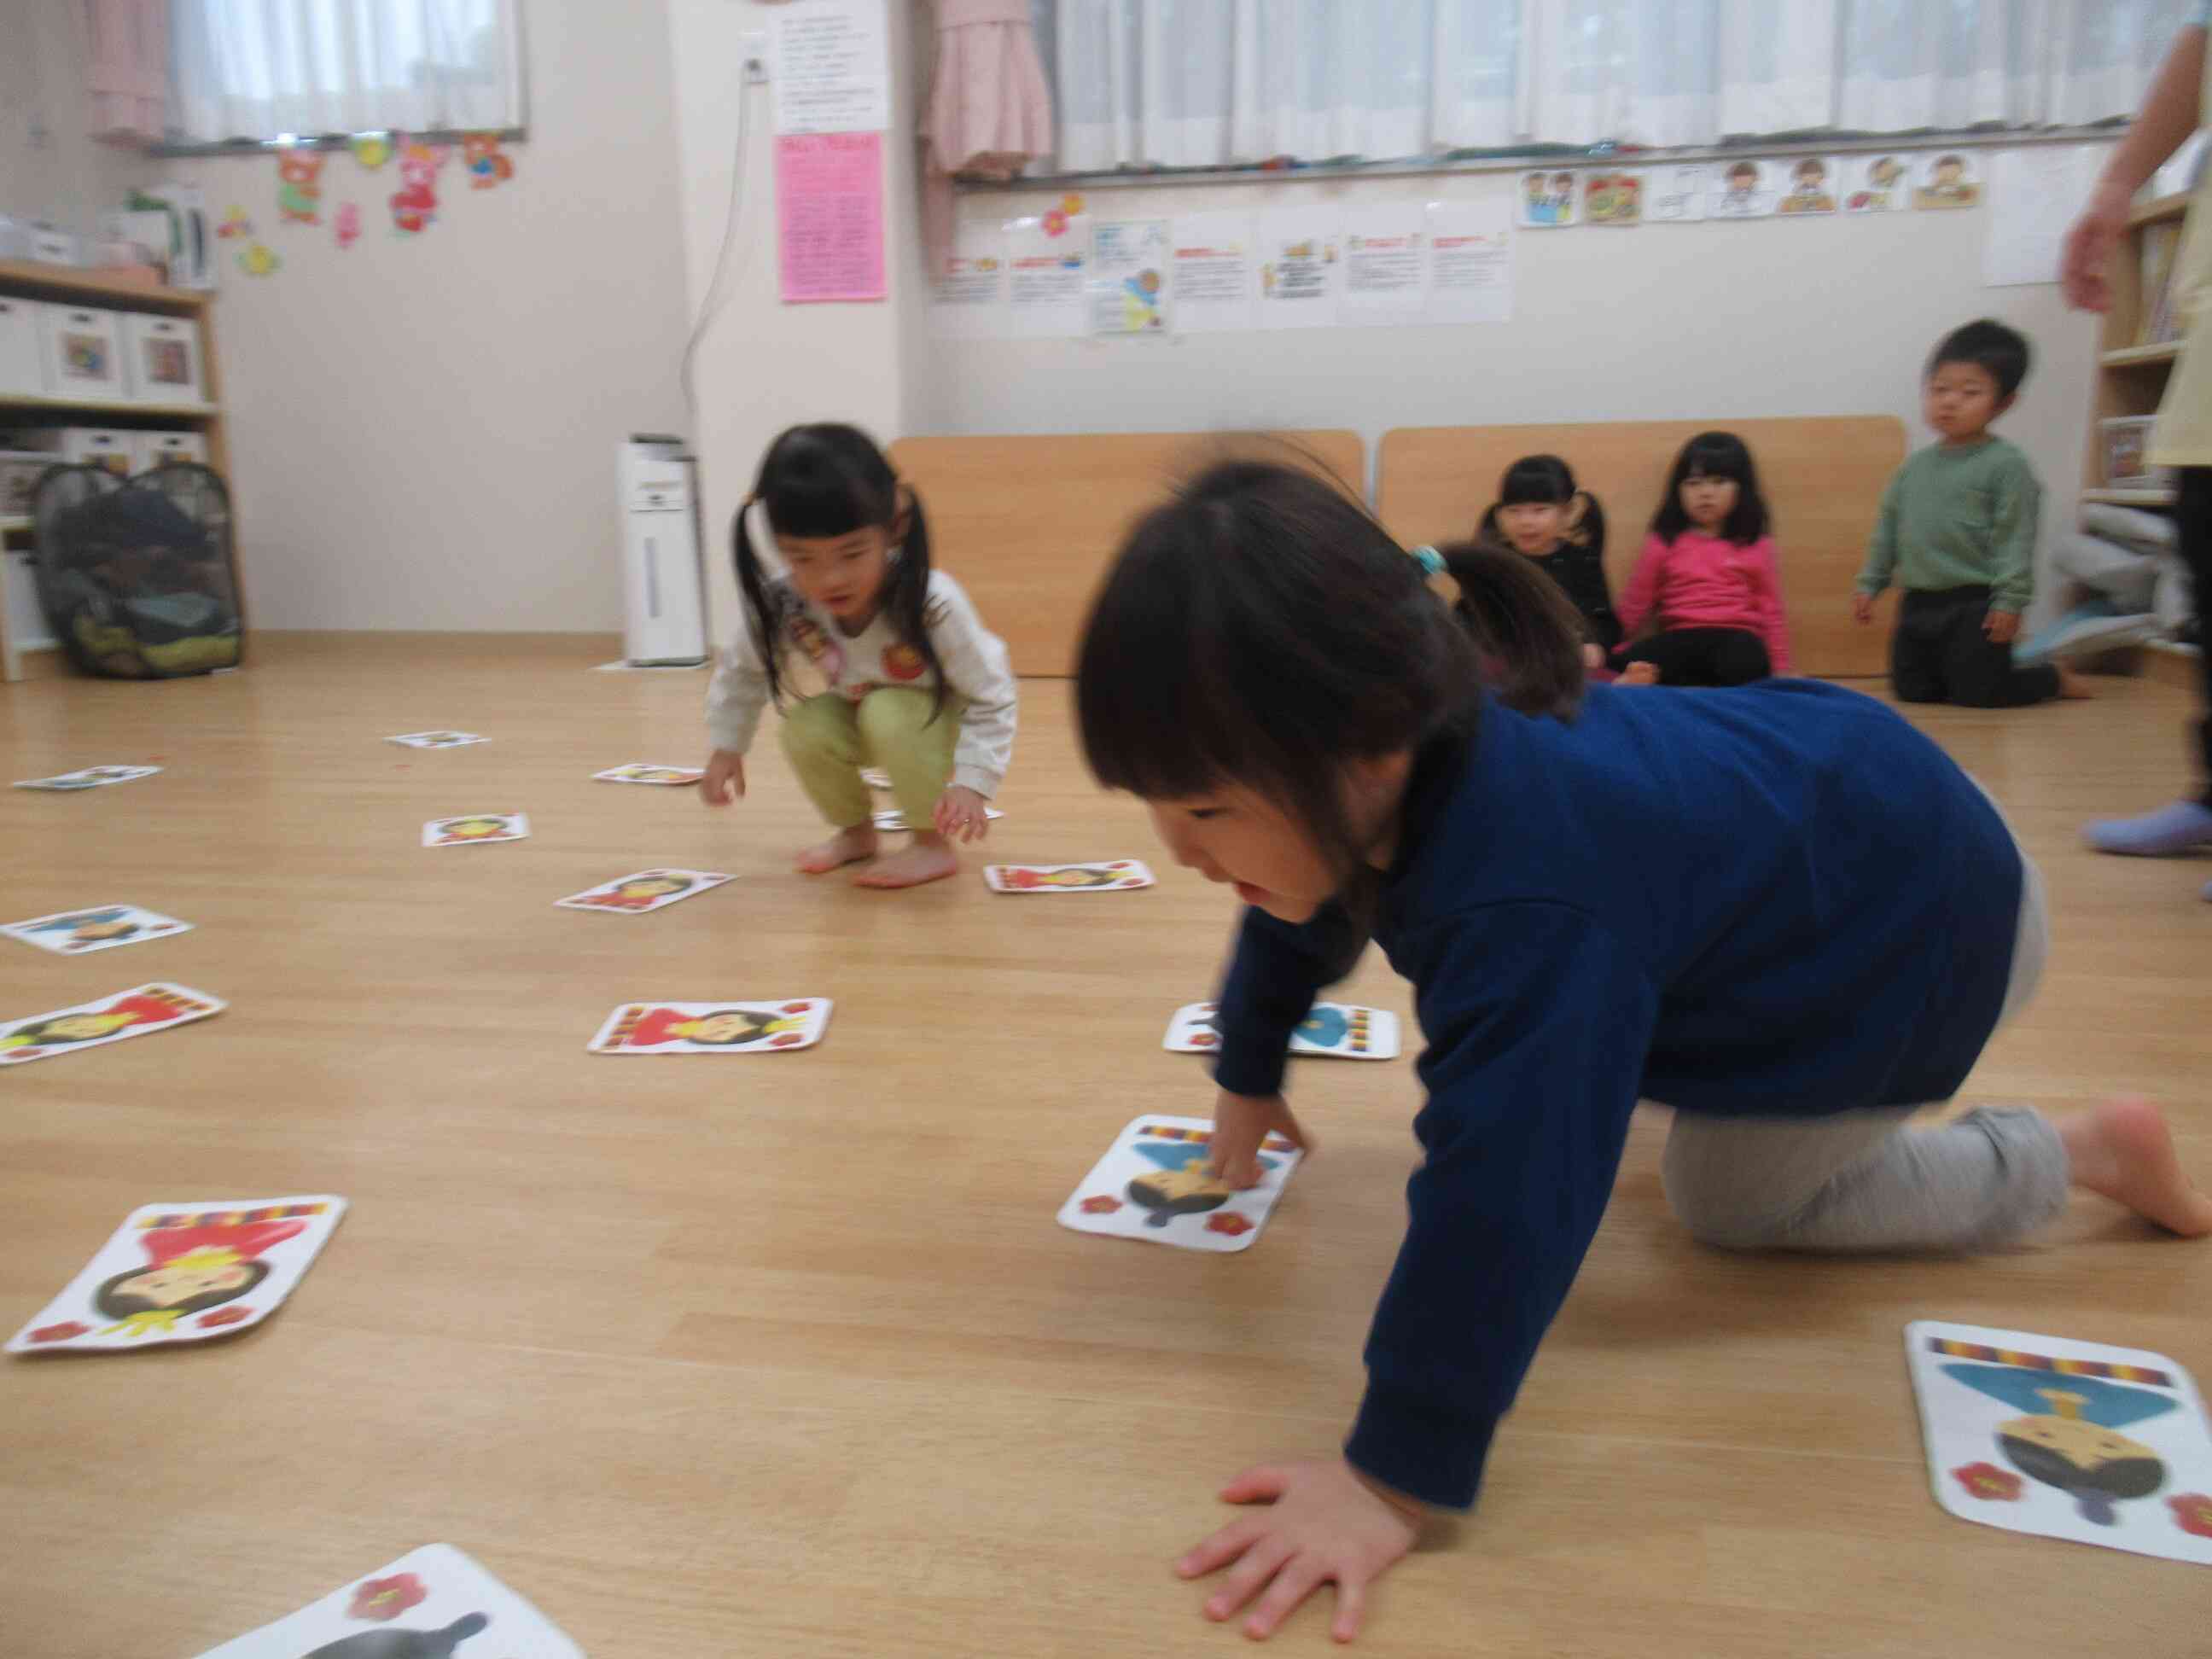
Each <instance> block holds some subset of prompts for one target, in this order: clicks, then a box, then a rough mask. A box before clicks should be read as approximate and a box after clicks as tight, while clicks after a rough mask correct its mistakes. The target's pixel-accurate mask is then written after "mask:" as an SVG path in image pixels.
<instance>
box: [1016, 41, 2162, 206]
mask: <svg viewBox="0 0 2212 1659" xmlns="http://www.w3.org/2000/svg"><path fill="white" fill-rule="evenodd" d="M1032 5H1033V9H1034V10H1035V12H1036V22H1037V40H1038V44H1039V46H1040V49H1041V50H1042V52H1043V53H1044V55H1045V60H1046V64H1047V66H1048V69H1050V70H1052V72H1053V74H1054V78H1055V81H1056V83H1057V84H1056V87H1055V92H1056V95H1057V99H1058V109H1057V114H1058V118H1059V121H1060V155H1059V156H1058V157H1057V158H1056V159H1057V165H1058V167H1060V169H1061V170H1063V171H1067V172H1090V171H1099V170H1104V169H1108V168H1113V167H1235V166H1249V165H1251V164H1253V163H1255V162H1259V161H1267V160H1269V159H1271V158H1273V157H1275V156H1280V155H1289V156H1294V157H1297V158H1298V159H1301V160H1305V161H1324V160H1330V159H1334V158H1338V157H1348V156H1360V157H1364V158H1366V159H1369V160H1388V159H1395V158H1402V157H1412V156H1421V155H1439V154H1443V153H1445V152H1448V151H1452V150H1466V149H1516V148H1520V147H1524V146H1528V145H1534V144H1547V143H1561V144H1573V145H1586V144H1593V143H1599V142H1601V141H1604V140H1613V141H1618V142H1622V143H1636V144H1643V145H1648V146H1654V147H1662V146H1694V145H1707V144H1713V143H1721V142H1723V141H1725V140H1728V139H1732V138H1757V137H1777V136H1780V135H1784V134H1806V135H1809V134H1813V133H1837V132H1864V133H1899V132H1922V131H1962V130H1967V129H1972V128H1989V129H1991V130H2002V129H2008V128H2033V127H2042V126H2060V125H2067V126H2072V125H2092V124H2094V123H2097V122H2101V121H2109V120H2116V119H2122V118H2126V117H2127V116H2130V115H2131V114H2133V113H2134V112H2135V109H2136V106H2137V104H2138V103H2139V102H2140V101H2141V100H2142V94H2143V92H2144V90H2145V88H2147V87H2148V84H2149V82H2150V76H2151V74H2152V71H2153V70H2154V69H2155V68H2156V67H2157V65H2158V63H2159V60H2160V58H2161V57H2163V56H2164V54H2165V52H2166V47H2167V46H2168V44H2169V43H2170V42H2171V41H2172V38H2173V34H2174V32H2175V31H2176V30H2177V29H2179V28H2180V27H2182V26H2183V25H2184V24H2185V23H2187V22H2190V21H2193V19H2194V17H2195V15H2196V13H2197V4H2196V3H2195V0H1032Z"/></svg>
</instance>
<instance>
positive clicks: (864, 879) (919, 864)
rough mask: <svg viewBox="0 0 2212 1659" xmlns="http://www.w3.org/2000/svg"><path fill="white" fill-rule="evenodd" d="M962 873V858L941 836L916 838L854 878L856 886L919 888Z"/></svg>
mask: <svg viewBox="0 0 2212 1659" xmlns="http://www.w3.org/2000/svg"><path fill="white" fill-rule="evenodd" d="M959 870H960V859H959V855H958V854H956V853H954V852H953V850H952V849H951V848H950V847H947V846H946V845H945V841H944V838H943V837H942V836H927V837H923V836H916V837H915V842H914V845H913V846H911V847H908V848H902V849H901V850H899V851H898V852H896V853H894V854H891V855H890V857H889V858H887V859H878V860H876V862H875V863H873V864H872V865H870V866H868V867H867V868H866V869H865V870H863V871H861V872H860V874H859V875H857V876H855V877H854V878H853V885H854V886H855V887H919V886H921V884H923V883H924V882H930V881H942V880H944V879H945V877H947V876H950V875H957V873H958V872H959Z"/></svg>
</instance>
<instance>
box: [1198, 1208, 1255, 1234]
mask: <svg viewBox="0 0 2212 1659" xmlns="http://www.w3.org/2000/svg"><path fill="white" fill-rule="evenodd" d="M1206 1231H1208V1232H1210V1233H1227V1234H1228V1235H1229V1237H1231V1238H1236V1237H1239V1236H1240V1235H1242V1234H1244V1233H1249V1232H1250V1231H1252V1224H1251V1223H1250V1222H1249V1221H1247V1220H1246V1219H1245V1218H1243V1216H1241V1215H1231V1214H1230V1213H1229V1212H1227V1211H1225V1210H1217V1211H1216V1212H1214V1213H1213V1214H1212V1215H1210V1216H1208V1217H1206Z"/></svg>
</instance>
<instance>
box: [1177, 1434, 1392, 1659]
mask: <svg viewBox="0 0 2212 1659" xmlns="http://www.w3.org/2000/svg"><path fill="white" fill-rule="evenodd" d="M1263 1499H1271V1500H1273V1506H1272V1507H1271V1508H1269V1509H1267V1510H1264V1511H1263V1512H1261V1514H1258V1515H1253V1516H1246V1517H1245V1518H1244V1519H1243V1520H1242V1521H1232V1522H1230V1523H1229V1524H1228V1525H1227V1526H1225V1527H1224V1528H1222V1529H1221V1530H1220V1531H1219V1532H1217V1533H1215V1534H1213V1536H1212V1537H1211V1538H1209V1539H1207V1540H1206V1541H1205V1542H1204V1543H1202V1544H1200V1545H1199V1546H1198V1547H1197V1548H1195V1549H1194V1550H1190V1551H1188V1552H1187V1553H1185V1554H1184V1555H1183V1556H1182V1559H1180V1560H1178V1561H1177V1562H1176V1564H1175V1565H1176V1572H1177V1573H1179V1574H1180V1575H1181V1576H1182V1577H1185V1578H1201V1577H1205V1576H1206V1574H1207V1573H1209V1572H1212V1571H1214V1569H1215V1568H1217V1567H1221V1566H1227V1565H1228V1564H1229V1563H1231V1562H1232V1561H1233V1562H1235V1563H1236V1564H1237V1565H1235V1566H1233V1567H1230V1571H1229V1576H1228V1577H1226V1578H1225V1579H1223V1580H1222V1581H1221V1588H1220V1589H1218V1590H1216V1591H1214V1593H1213V1594H1212V1595H1211V1596H1209V1597H1207V1598H1206V1617H1207V1618H1209V1619H1214V1620H1221V1619H1228V1618H1231V1617H1233V1616H1234V1615H1235V1614H1236V1612H1237V1609H1238V1608H1239V1607H1243V1605H1244V1604H1245V1603H1246V1602H1247V1601H1250V1600H1251V1599H1252V1598H1253V1596H1254V1595H1259V1593H1260V1591H1261V1588H1262V1587H1263V1586H1264V1587H1265V1588H1266V1590H1267V1593H1266V1594H1265V1595H1261V1596H1260V1604H1259V1605H1258V1606H1257V1607H1254V1608H1253V1609H1252V1616H1251V1617H1250V1618H1249V1619H1247V1620H1245V1621H1244V1633H1245V1635H1247V1636H1249V1637H1251V1638H1254V1639H1255V1640H1258V1639H1261V1638H1266V1637H1268V1636H1271V1635H1273V1633H1274V1632H1275V1629H1276V1627H1277V1626H1279V1625H1280V1624H1281V1623H1282V1622H1283V1620H1285V1619H1287V1618H1289V1617H1290V1615H1291V1611H1292V1610H1293V1609H1294V1608H1296V1607H1297V1605H1298V1603H1299V1602H1301V1601H1304V1600H1305V1599H1306V1597H1307V1596H1309V1595H1312V1594H1313V1593H1314V1591H1315V1590H1316V1589H1319V1588H1320V1587H1321V1586H1322V1584H1324V1583H1334V1585H1335V1586H1336V1618H1335V1620H1334V1622H1333V1623H1332V1624H1331V1625H1330V1626H1329V1634H1330V1635H1332V1636H1334V1638H1336V1639H1337V1640H1338V1641H1340V1642H1349V1641H1350V1640H1351V1639H1352V1638H1353V1637H1355V1636H1357V1635H1358V1633H1359V1620H1360V1619H1361V1617H1362V1615H1363V1614H1364V1613H1365V1612H1366V1609H1367V1587H1368V1585H1370V1584H1371V1583H1374V1582H1375V1581H1376V1579H1377V1578H1380V1577H1382V1576H1383V1574H1384V1573H1385V1572H1387V1571H1389V1568H1390V1565H1391V1564H1392V1563H1393V1562H1395V1561H1396V1560H1397V1559H1398V1558H1399V1557H1401V1556H1402V1555H1403V1554H1405V1553H1406V1552H1407V1550H1410V1549H1411V1548H1413V1541H1414V1540H1415V1539H1416V1538H1418V1537H1419V1535H1420V1528H1421V1516H1420V1512H1419V1510H1417V1509H1415V1508H1414V1507H1413V1505H1412V1504H1401V1503H1398V1502H1395V1501H1393V1500H1392V1499H1390V1498H1385V1497H1384V1496H1383V1494H1382V1492H1379V1491H1378V1490H1376V1488H1375V1487H1373V1486H1369V1485H1368V1484H1367V1482H1366V1481H1364V1480H1361V1479H1360V1478H1359V1476H1358V1474H1354V1473H1353V1472H1352V1465H1350V1464H1349V1463H1347V1462H1345V1461H1344V1459H1343V1458H1341V1457H1322V1458H1315V1459H1312V1460H1311V1461H1310V1462H1300V1463H1263V1464H1261V1465H1260V1466H1259V1467H1257V1468H1249V1469H1247V1470H1245V1471H1244V1473H1243V1474H1240V1475H1238V1476H1237V1478H1236V1479H1235V1480H1231V1482H1230V1483H1229V1484H1228V1485H1227V1486H1224V1487H1223V1488H1222V1489H1221V1500H1222V1502H1224V1503H1225V1504H1256V1503H1259V1502H1261V1501H1262V1500H1263Z"/></svg>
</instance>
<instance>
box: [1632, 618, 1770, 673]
mask: <svg viewBox="0 0 2212 1659" xmlns="http://www.w3.org/2000/svg"><path fill="white" fill-rule="evenodd" d="M1621 661H1622V662H1624V663H1632V662H1648V663H1651V664H1653V665H1656V667H1657V668H1658V670H1659V683H1660V684H1662V685H1749V684H1751V683H1752V682H1753V680H1763V679H1765V678H1766V677H1767V676H1768V675H1769V674H1771V673H1772V672H1773V671H1774V668H1773V665H1771V663H1769V662H1768V661H1767V659H1766V641H1764V640H1762V639H1760V638H1759V635H1756V634H1753V633H1750V632H1747V630H1745V629H1741V628H1670V629H1667V630H1666V632H1664V633H1663V634H1655V635H1652V636H1651V637H1650V639H1648V640H1645V641H1643V642H1642V643H1641V644H1639V645H1637V646H1634V647H1632V648H1631V649H1630V650H1629V651H1628V652H1627V653H1626V655H1624V656H1623V657H1622V658H1621Z"/></svg>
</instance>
